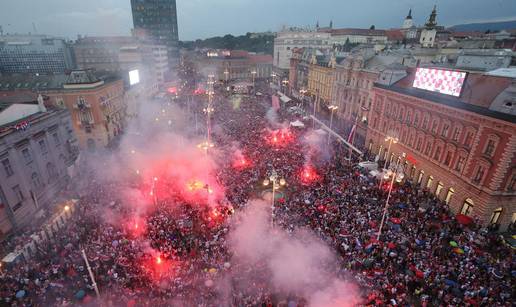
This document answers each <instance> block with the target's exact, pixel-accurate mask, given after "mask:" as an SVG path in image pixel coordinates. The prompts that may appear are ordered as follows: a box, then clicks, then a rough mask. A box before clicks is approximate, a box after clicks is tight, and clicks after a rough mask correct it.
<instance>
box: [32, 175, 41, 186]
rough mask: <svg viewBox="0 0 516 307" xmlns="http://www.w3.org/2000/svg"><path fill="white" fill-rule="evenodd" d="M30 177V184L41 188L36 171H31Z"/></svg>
mask: <svg viewBox="0 0 516 307" xmlns="http://www.w3.org/2000/svg"><path fill="white" fill-rule="evenodd" d="M31 178H32V184H33V185H34V187H35V188H36V189H39V188H41V180H40V178H39V175H38V173H36V172H34V173H32V177H31Z"/></svg>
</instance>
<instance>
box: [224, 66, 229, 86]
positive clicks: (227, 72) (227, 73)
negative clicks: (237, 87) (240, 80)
mask: <svg viewBox="0 0 516 307" xmlns="http://www.w3.org/2000/svg"><path fill="white" fill-rule="evenodd" d="M224 77H225V79H226V85H227V83H228V78H229V70H228V69H227V68H226V70H224Z"/></svg>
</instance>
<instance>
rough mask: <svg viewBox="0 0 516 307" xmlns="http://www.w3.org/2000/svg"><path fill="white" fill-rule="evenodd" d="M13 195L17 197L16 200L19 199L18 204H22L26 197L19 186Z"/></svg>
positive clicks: (14, 188)
mask: <svg viewBox="0 0 516 307" xmlns="http://www.w3.org/2000/svg"><path fill="white" fill-rule="evenodd" d="M13 193H14V195H16V198H17V199H18V202H22V201H23V200H24V199H25V196H23V192H22V190H21V189H20V186H19V185H15V186H14V187H13Z"/></svg>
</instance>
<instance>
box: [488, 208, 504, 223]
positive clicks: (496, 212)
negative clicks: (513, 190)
mask: <svg viewBox="0 0 516 307" xmlns="http://www.w3.org/2000/svg"><path fill="white" fill-rule="evenodd" d="M502 211H503V208H502V207H500V208H496V209H495V210H494V211H493V214H492V215H491V220H490V222H489V224H498V221H499V220H500V215H502Z"/></svg>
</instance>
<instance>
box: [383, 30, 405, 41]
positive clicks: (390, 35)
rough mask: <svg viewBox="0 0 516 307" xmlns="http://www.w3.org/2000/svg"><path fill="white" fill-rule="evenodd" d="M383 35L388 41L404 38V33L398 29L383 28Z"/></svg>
mask: <svg viewBox="0 0 516 307" xmlns="http://www.w3.org/2000/svg"><path fill="white" fill-rule="evenodd" d="M385 35H387V39H388V40H390V41H402V40H403V39H404V38H405V35H404V34H403V32H402V31H401V30H399V29H393V30H385Z"/></svg>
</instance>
